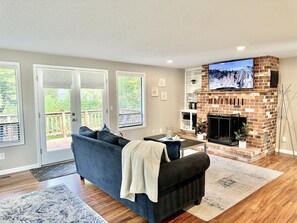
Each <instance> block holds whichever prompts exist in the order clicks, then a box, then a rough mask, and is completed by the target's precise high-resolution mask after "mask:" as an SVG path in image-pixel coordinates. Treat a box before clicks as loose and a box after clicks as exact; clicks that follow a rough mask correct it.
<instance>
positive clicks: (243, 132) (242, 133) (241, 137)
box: [234, 122, 249, 149]
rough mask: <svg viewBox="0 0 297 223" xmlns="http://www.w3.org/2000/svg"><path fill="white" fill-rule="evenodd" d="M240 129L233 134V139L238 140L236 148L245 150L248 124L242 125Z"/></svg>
mask: <svg viewBox="0 0 297 223" xmlns="http://www.w3.org/2000/svg"><path fill="white" fill-rule="evenodd" d="M242 124H243V125H242V127H241V128H239V129H238V131H237V132H234V134H235V139H236V140H238V142H239V144H238V147H239V148H242V149H245V148H246V137H247V129H248V127H249V125H248V124H246V123H244V122H243V123H242Z"/></svg>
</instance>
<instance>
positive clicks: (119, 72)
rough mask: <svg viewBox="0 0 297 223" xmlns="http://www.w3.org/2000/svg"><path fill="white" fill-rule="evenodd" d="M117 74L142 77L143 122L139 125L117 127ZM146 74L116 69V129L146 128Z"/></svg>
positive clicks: (118, 111) (118, 110) (118, 112)
mask: <svg viewBox="0 0 297 223" xmlns="http://www.w3.org/2000/svg"><path fill="white" fill-rule="evenodd" d="M118 76H135V77H142V95H143V100H142V108H143V124H142V125H139V126H127V127H124V128H120V127H119V114H120V109H119V107H120V106H119V97H118ZM145 89H146V74H145V73H144V72H135V71H116V97H117V130H118V131H126V130H134V129H141V128H146V93H145V92H146V90H145Z"/></svg>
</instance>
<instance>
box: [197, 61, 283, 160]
mask: <svg viewBox="0 0 297 223" xmlns="http://www.w3.org/2000/svg"><path fill="white" fill-rule="evenodd" d="M278 70H279V59H278V58H276V57H272V56H263V57H256V58H254V89H251V90H242V91H223V90H218V91H210V90H209V89H208V65H203V66H202V88H201V91H199V92H197V119H199V118H202V119H203V120H207V114H208V113H209V112H210V113H218V114H224V115H232V114H239V115H240V117H245V118H246V120H247V123H248V124H249V126H250V127H249V136H248V137H247V146H248V148H247V149H239V148H238V147H237V146H233V147H228V146H224V145H217V144H213V143H208V144H209V148H215V150H217V151H216V152H220V151H223V152H224V153H228V154H227V155H231V156H234V157H236V158H238V159H241V160H245V161H254V160H257V159H259V158H260V157H263V156H266V155H267V154H270V153H272V152H274V150H275V142H276V122H277V104H278V89H277V88H270V71H278Z"/></svg>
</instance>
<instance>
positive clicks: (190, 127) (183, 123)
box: [180, 109, 197, 132]
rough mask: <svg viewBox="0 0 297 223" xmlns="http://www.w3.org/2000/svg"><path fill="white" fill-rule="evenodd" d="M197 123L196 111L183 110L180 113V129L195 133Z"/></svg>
mask: <svg viewBox="0 0 297 223" xmlns="http://www.w3.org/2000/svg"><path fill="white" fill-rule="evenodd" d="M196 123H197V110H193V109H183V110H181V111H180V129H181V130H183V131H188V132H195V127H196Z"/></svg>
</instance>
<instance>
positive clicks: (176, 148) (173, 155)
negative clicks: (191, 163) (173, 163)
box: [163, 141, 181, 160]
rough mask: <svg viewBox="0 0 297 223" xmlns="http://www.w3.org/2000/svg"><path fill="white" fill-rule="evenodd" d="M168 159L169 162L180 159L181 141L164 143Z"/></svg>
mask: <svg viewBox="0 0 297 223" xmlns="http://www.w3.org/2000/svg"><path fill="white" fill-rule="evenodd" d="M163 143H165V144H166V148H167V153H168V157H169V159H170V160H176V159H179V157H180V146H181V141H165V142H163Z"/></svg>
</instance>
